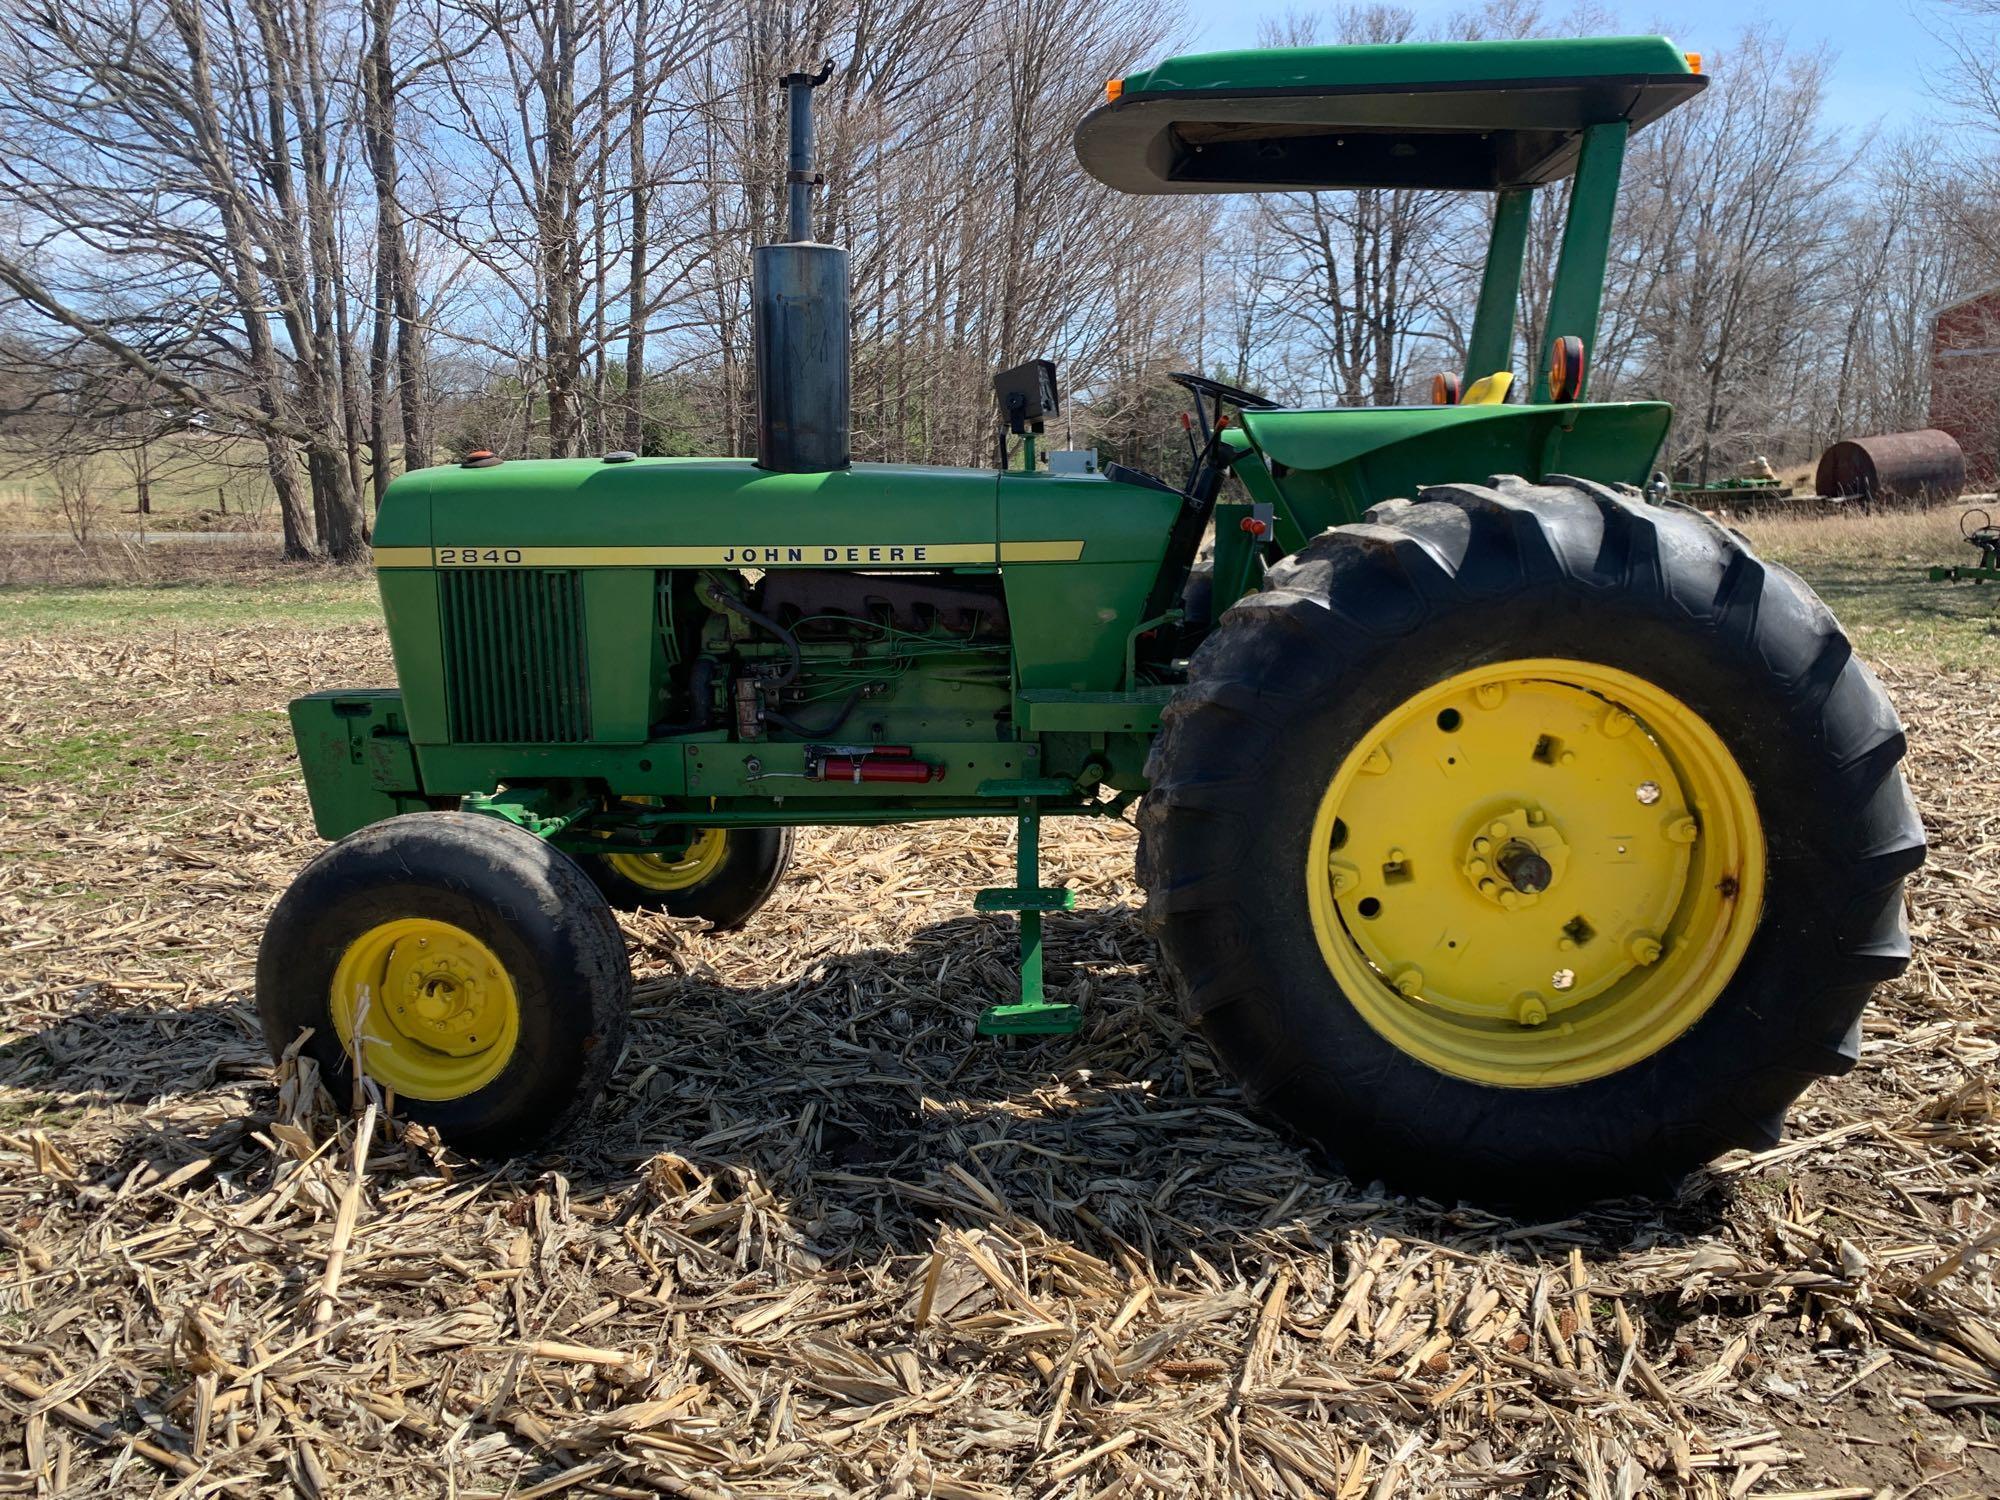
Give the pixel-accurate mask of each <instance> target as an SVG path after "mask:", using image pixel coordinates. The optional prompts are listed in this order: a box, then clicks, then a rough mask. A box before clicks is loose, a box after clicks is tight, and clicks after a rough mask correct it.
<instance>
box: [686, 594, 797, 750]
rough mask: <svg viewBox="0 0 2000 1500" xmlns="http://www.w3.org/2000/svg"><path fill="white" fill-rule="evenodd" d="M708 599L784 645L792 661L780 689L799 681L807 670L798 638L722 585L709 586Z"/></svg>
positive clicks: (779, 684)
mask: <svg viewBox="0 0 2000 1500" xmlns="http://www.w3.org/2000/svg"><path fill="white" fill-rule="evenodd" d="M708 597H709V598H711V599H713V600H714V601H715V602H716V603H717V604H719V605H721V606H722V607H723V608H724V609H726V610H728V611H729V612H730V613H732V614H738V615H741V616H742V617H743V618H744V619H746V620H748V621H749V622H750V623H751V624H752V625H761V626H762V627H763V628H764V629H766V630H768V631H770V632H771V634H772V635H774V636H776V637H777V638H778V639H779V640H780V641H782V642H783V643H784V647H785V651H786V653H787V654H788V655H789V656H790V657H791V661H790V662H789V663H788V664H787V665H786V667H785V675H784V676H782V677H780V678H779V679H778V683H777V685H778V686H779V687H781V688H785V687H790V686H791V685H792V684H793V683H794V682H796V681H797V680H798V675H799V673H800V672H801V671H803V670H804V669H805V653H804V652H803V651H801V650H799V638H798V637H797V636H795V635H793V634H792V633H791V632H790V631H789V630H787V629H785V627H784V626H782V625H780V624H779V623H778V622H777V621H776V620H774V619H772V618H771V617H770V616H769V615H766V614H760V613H759V612H758V611H756V610H754V609H752V608H751V607H750V606H749V605H747V604H745V603H744V602H743V601H742V600H741V599H739V598H737V597H736V596H735V595H734V594H732V593H730V592H729V590H727V589H725V588H722V587H721V586H720V585H717V584H713V583H711V584H710V585H709V586H708ZM771 717H773V718H775V717H776V715H775V714H774V715H772V716H771Z"/></svg>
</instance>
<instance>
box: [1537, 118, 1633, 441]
mask: <svg viewBox="0 0 2000 1500" xmlns="http://www.w3.org/2000/svg"><path fill="white" fill-rule="evenodd" d="M1630 131H1631V127H1630V126H1629V125H1627V124H1626V123H1625V122H1624V121H1623V120H1618V121H1615V122H1613V123H1612V124H1609V125H1592V126H1591V127H1590V128H1589V129H1587V130H1585V131H1584V133H1583V148H1582V154H1581V155H1580V157H1579V158H1578V160H1577V164H1576V181H1575V182H1573V183H1571V184H1570V193H1569V217H1568V218H1567V219H1566V220H1565V221H1564V223H1563V240H1562V253H1561V254H1560V255H1558V256H1557V257H1556V277H1555V284H1554V286H1552V287H1551V288H1550V290H1549V316H1548V321H1547V323H1546V324H1545V325H1544V326H1543V328H1542V351H1541V358H1540V361H1539V363H1538V364H1537V365H1536V367H1535V400H1536V401H1538V402H1540V401H1547V400H1548V399H1549V359H1550V357H1551V356H1552V355H1553V353H1554V351H1555V342H1556V340H1557V339H1559V338H1565V337H1568V336H1570V335H1572V334H1574V335H1575V336H1576V337H1577V338H1580V339H1582V340H1583V368H1584V371H1585V374H1584V380H1585V384H1586V386H1587V385H1588V382H1589V379H1590V375H1589V371H1590V360H1591V356H1592V354H1593V353H1594V352H1595V351H1596V348H1597V314H1598V309H1599V308H1600V307H1601V306H1602V305H1603V302H1604V268H1605V266H1606V264H1607V263H1608V262H1609V260H1610V258H1611V221H1612V218H1613V216H1614V215H1615V214H1616V213H1617V211H1618V174H1619V172H1620V171H1621V170H1622V169H1623V167H1624V165H1625V137H1626V136H1627V135H1628V134H1629V133H1630ZM1580 394H1581V393H1579V395H1580Z"/></svg>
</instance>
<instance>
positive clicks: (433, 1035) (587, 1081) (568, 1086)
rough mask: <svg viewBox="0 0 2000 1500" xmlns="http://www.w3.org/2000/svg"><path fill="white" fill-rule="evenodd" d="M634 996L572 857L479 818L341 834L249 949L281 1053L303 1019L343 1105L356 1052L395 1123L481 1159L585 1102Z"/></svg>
mask: <svg viewBox="0 0 2000 1500" xmlns="http://www.w3.org/2000/svg"><path fill="white" fill-rule="evenodd" d="M631 989H632V975H631V969H630V967H629V965H628V963H627V960H626V955H625V945H624V940H623V938H622V937H621V936H620V934H619V931H618V921H617V918H615V917H614V916H613V915H612V914H611V909H610V907H609V906H608V905H607V904H606V903H605V900H604V897H603V896H602V895H600V894H599V893H598V891H597V889H596V887H595V886H593V885H592V884H591V883H590V880H589V878H588V877H587V876H585V874H584V872H583V871H582V870H581V869H579V868H578V867H577V864H576V862H575V861H574V860H572V859H570V858H569V856H568V855H566V854H563V853H562V852H561V851H559V850H556V849H553V848H551V847H550V846H549V845H548V844H546V843H544V842H543V841H542V840H541V839H538V838H536V837H535V836H534V835H533V834H530V833H528V832H526V831H525V830H523V829H520V828H517V827H514V826H513V825H512V824H509V823H503V822H501V821H500V820H498V819H496V818H491V817H486V816H483V815H479V814H473V813H458V812H431V813H410V814H406V815H404V816H401V817H395V818H390V819H388V820H386V821H384V822H381V823H376V824H373V825H372V826H370V827H367V828H364V829H361V830H360V831H359V832H357V833H353V834H350V835H348V836H347V837H346V838H344V839H342V840H341V841H340V842H339V843H337V844H335V845H333V846H332V847H331V848H329V849H327V850H326V851H324V852H323V853H322V854H321V855H320V856H319V857H318V858H317V859H315V860H314V861H313V862H312V863H311V864H309V865H307V866H306V867H305V869H304V870H302V871H301V872H300V873H299V876H298V878H297V879H296V880H294V881H293V882H292V884H291V887H290V889H288V890H287V891H286V892H285V894H284V895H283V896H282V897H281V898H279V901H278V904H277V907H276V908H275V909H274V910H273V911H272V913H271V919H270V921H269V923H268V924H267V925H266V927H265V929H264V941H263V944H262V946H261V947H260V948H259V949H258V952H257V1011H258V1014H259V1016H260V1017H261V1019H262V1021H263V1027H264V1040H265V1042H266V1043H267V1044H268V1045H269V1047H270V1049H271V1055H272V1056H273V1057H274V1058H275V1057H278V1056H281V1055H282V1054H283V1052H284V1050H285V1049H286V1048H287V1047H289V1046H290V1045H291V1044H292V1042H293V1041H294V1040H295V1039H296V1038H297V1036H298V1034H299V1032H300V1031H301V1030H304V1029H308V1028H309V1029H310V1031H311V1037H310V1039H309V1040H308V1041H307V1043H306V1051H307V1052H309V1053H310V1054H311V1056H312V1057H313V1058H314V1060H315V1061H316V1062H317V1063H318V1064H319V1069H320V1077H321V1078H322V1079H323V1080H324V1081H325V1083H326V1086H327V1088H328V1090H329V1091H330V1092H331V1093H332V1095H333V1097H334V1098H335V1099H336V1100H338V1101H342V1102H345V1101H346V1100H347V1098H348V1097H349V1096H350V1092H351V1090H352V1088H353V1085H354V1074H353V1068H354V1059H355V1057H356V1056H357V1055H358V1056H359V1057H360V1059H361V1067H362V1070H363V1071H364V1072H365V1073H366V1074H367V1075H368V1076H369V1077H370V1078H372V1079H373V1080H374V1081H375V1082H376V1083H378V1084H380V1085H381V1086H382V1087H384V1088H385V1089H391V1090H393V1091H394V1095H395V1108H396V1111H397V1112H398V1113H399V1114H400V1115H402V1116H403V1117H405V1118H408V1119H413V1120H418V1121H421V1122H423V1123H425V1124H428V1125H432V1126H435V1127H436V1128H437V1130H438V1133H439V1134H440V1135H442V1136H443V1137H444V1138H445V1139H446V1140H448V1141H450V1142H451V1143H452V1144H453V1145H455V1146H457V1147H459V1148H460V1149H462V1150H464V1151H467V1152H469V1153H471V1154H474V1155H480V1156H503V1155H507V1154H510V1153H513V1152H517V1151H523V1150H527V1149H529V1148H532V1147H534V1146H536V1145H539V1144H540V1143H542V1142H543V1141H545V1140H548V1139H549V1138H551V1137H553V1136H556V1135H559V1134H561V1133H563V1132H564V1131H566V1130H567V1129H569V1128H570V1126H572V1125H573V1124H574V1123H575V1122H576V1120H577V1119H579V1118H580V1117H581V1116H582V1115H583V1114H584V1113H585V1112H586V1111H587V1110H588V1109H589V1108H590V1106H591V1104H592V1102H593V1101H594V1100H595V1099H596V1097H597V1095H598V1093H599V1092H600V1091H601V1090H602V1089H603V1087H604V1084H605V1081H606V1080H607V1079H608V1078H609V1077H610V1074H611V1070H612V1068H613V1067H614V1066H616V1064H617V1061H618V1056H619V1052H620V1050H621V1048H622V1047H623V1044H624V1037H625V1025H626V1015H627V1011H628V1008H629V1004H630V998H631Z"/></svg>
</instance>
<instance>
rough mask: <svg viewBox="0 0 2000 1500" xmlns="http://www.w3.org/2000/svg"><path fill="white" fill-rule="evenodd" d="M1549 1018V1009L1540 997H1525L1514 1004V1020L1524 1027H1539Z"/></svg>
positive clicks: (1531, 995)
mask: <svg viewBox="0 0 2000 1500" xmlns="http://www.w3.org/2000/svg"><path fill="white" fill-rule="evenodd" d="M1548 1018H1549V1008H1548V1007H1547V1006H1546V1005H1544V1004H1542V997H1541V996H1540V995H1533V994H1530V995H1523V996H1522V997H1521V998H1520V999H1519V1000H1516V1001H1515V1002H1514V1020H1515V1022H1516V1023H1517V1024H1519V1025H1522V1026H1539V1025H1541V1024H1542V1023H1543V1022H1544V1021H1546V1020H1548Z"/></svg>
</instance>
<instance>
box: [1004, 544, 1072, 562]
mask: <svg viewBox="0 0 2000 1500" xmlns="http://www.w3.org/2000/svg"><path fill="white" fill-rule="evenodd" d="M1082 556H1083V543H1082V542H1002V543H1001V544H1000V561H1002V562H1075V561H1076V560H1077V559H1078V558H1080V557H1082Z"/></svg>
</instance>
